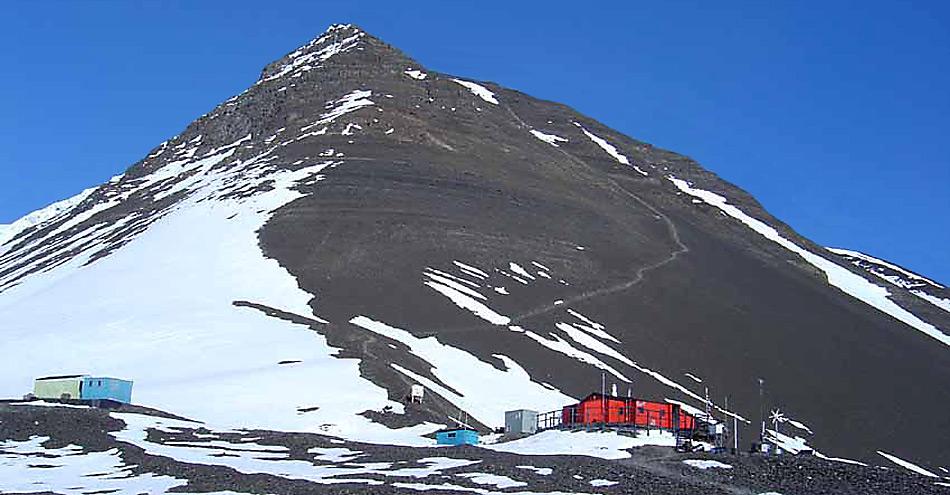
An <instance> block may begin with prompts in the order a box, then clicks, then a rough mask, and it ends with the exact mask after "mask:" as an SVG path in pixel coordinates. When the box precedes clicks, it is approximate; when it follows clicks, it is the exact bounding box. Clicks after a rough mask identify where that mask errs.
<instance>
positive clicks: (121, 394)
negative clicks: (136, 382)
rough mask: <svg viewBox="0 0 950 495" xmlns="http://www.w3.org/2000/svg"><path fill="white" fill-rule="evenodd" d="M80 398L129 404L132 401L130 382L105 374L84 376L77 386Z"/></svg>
mask: <svg viewBox="0 0 950 495" xmlns="http://www.w3.org/2000/svg"><path fill="white" fill-rule="evenodd" d="M79 398H80V399H82V400H108V401H114V402H121V403H122V404H130V403H131V402H132V382H131V381H130V380H122V379H119V378H110V377H107V376H84V377H82V385H81V386H80V388H79Z"/></svg>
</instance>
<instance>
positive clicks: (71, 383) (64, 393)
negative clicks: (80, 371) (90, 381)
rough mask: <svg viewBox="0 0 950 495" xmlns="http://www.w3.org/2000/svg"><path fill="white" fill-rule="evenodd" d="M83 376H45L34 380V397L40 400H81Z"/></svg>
mask: <svg viewBox="0 0 950 495" xmlns="http://www.w3.org/2000/svg"><path fill="white" fill-rule="evenodd" d="M82 379H83V375H58V376H44V377H40V378H37V379H36V380H33V395H35V396H36V397H37V398H39V399H57V400H59V399H79V398H80V395H81V394H80V392H81V390H82Z"/></svg>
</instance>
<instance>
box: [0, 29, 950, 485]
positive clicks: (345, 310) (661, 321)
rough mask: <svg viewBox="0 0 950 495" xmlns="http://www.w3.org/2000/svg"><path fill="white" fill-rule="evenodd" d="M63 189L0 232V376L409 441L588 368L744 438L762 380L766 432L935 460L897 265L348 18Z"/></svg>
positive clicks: (949, 426)
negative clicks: (418, 391) (73, 190)
mask: <svg viewBox="0 0 950 495" xmlns="http://www.w3.org/2000/svg"><path fill="white" fill-rule="evenodd" d="M65 204H66V205H68V206H67V207H65V208H60V207H51V208H52V209H49V210H44V211H42V212H40V213H39V214H38V215H37V216H36V218H40V219H42V220H41V221H38V222H29V224H28V225H25V226H23V227H22V228H19V229H15V230H8V233H7V236H8V238H7V239H6V240H5V242H3V243H2V245H0V321H2V322H3V325H2V327H0V332H2V336H3V339H4V342H5V349H9V351H8V352H7V353H6V354H7V355H6V356H5V358H6V359H4V360H2V362H0V376H2V377H3V378H0V395H4V396H9V397H16V396H19V395H22V394H23V393H25V392H27V391H29V389H30V385H31V380H32V378H33V377H35V376H41V375H50V374H58V373H76V372H90V373H101V374H106V375H113V376H122V377H127V378H130V379H133V380H135V392H134V396H135V400H136V402H140V403H142V404H146V405H150V406H154V407H159V408H162V409H164V410H168V411H172V412H174V413H176V414H181V415H183V416H187V417H190V418H195V419H200V420H203V421H208V422H212V423H214V424H216V425H219V426H220V427H222V428H232V427H243V428H260V429H268V430H275V431H309V432H314V431H317V432H324V433H329V434H333V435H336V436H339V437H341V438H345V439H348V440H353V441H362V442H377V443H389V444H403V445H427V444H429V443H431V440H429V439H428V438H426V437H424V436H422V435H424V434H426V433H429V432H431V431H433V430H434V429H437V428H439V427H441V425H445V424H453V423H454V422H456V421H459V420H465V421H468V422H469V423H471V424H474V425H477V426H484V427H494V426H498V425H500V424H501V423H502V422H503V412H504V411H505V410H506V409H514V408H530V409H536V410H540V411H547V410H554V409H557V408H560V407H561V406H563V405H566V404H568V403H570V402H571V401H573V400H575V399H576V398H578V397H582V396H584V395H586V394H587V393H588V392H591V391H594V390H598V389H599V388H600V385H601V376H602V373H605V374H606V376H607V381H608V383H609V384H611V385H612V384H617V386H618V388H619V389H620V390H621V391H623V392H626V391H628V390H629V391H630V392H631V393H633V394H634V395H636V396H642V397H648V398H655V399H659V400H663V399H669V400H675V401H681V402H683V403H686V404H688V405H691V406H693V407H697V408H701V407H703V401H704V400H705V399H704V397H705V395H704V388H705V387H708V388H709V390H710V398H711V400H712V403H713V408H714V410H715V411H716V413H717V414H719V415H720V417H724V416H727V415H732V416H736V417H738V419H739V424H740V426H741V429H740V432H739V433H740V438H741V439H742V443H743V445H747V442H748V441H751V440H752V439H753V437H754V435H755V432H757V430H758V426H759V423H758V422H759V411H760V400H759V381H758V379H759V378H762V379H764V381H765V401H764V402H765V404H764V407H765V408H766V410H768V409H773V408H780V409H781V410H782V411H784V412H785V414H786V416H787V417H788V418H790V419H791V421H788V422H786V423H784V424H782V425H781V431H780V432H771V431H770V435H772V436H773V437H776V438H777V440H779V441H780V442H783V443H786V444H788V445H790V446H794V445H801V444H802V443H806V444H807V445H809V446H811V447H812V448H815V449H817V450H818V451H819V452H820V453H822V454H824V455H826V456H837V457H843V458H848V459H856V460H860V461H863V462H871V463H890V462H891V460H890V459H891V458H892V457H887V456H896V457H893V458H896V459H908V460H910V461H912V462H914V463H917V464H920V465H922V466H927V467H928V468H929V469H931V470H936V469H938V468H939V467H947V466H948V465H950V447H948V445H947V442H946V438H947V435H948V432H950V415H946V414H942V411H945V410H946V409H947V408H948V407H950V387H947V386H946V383H948V380H950V353H948V345H950V310H948V308H947V307H945V306H941V305H940V304H936V303H934V301H930V300H929V299H926V298H924V297H923V296H921V295H920V294H919V293H918V292H921V291H923V292H924V293H926V294H928V295H929V296H931V297H934V298H945V297H946V292H945V289H943V288H939V287H934V288H931V287H929V286H928V287H923V286H918V285H913V284H911V285H906V284H905V285H901V284H894V283H891V281H888V280H883V279H881V278H880V277H879V276H878V275H879V274H880V273H879V272H874V271H873V270H872V274H869V273H868V272H867V271H865V268H866V267H865V266H864V265H860V264H859V265H855V264H852V263H851V261H853V258H849V257H848V256H845V257H841V256H839V255H838V254H834V253H829V252H828V251H826V250H825V249H824V248H822V247H820V246H817V245H815V244H814V243H813V242H811V241H809V240H808V239H805V238H803V237H801V236H800V235H798V234H797V233H795V232H794V230H792V229H791V228H790V227H789V226H787V225H785V224H783V223H782V222H781V221H779V220H777V219H775V218H773V217H772V216H771V215H769V214H768V213H767V212H766V211H765V210H764V209H763V208H762V207H761V205H760V204H758V203H757V202H756V201H755V199H754V198H752V197H751V196H749V195H748V194H747V193H745V192H743V191H742V190H741V189H738V188H737V187H735V186H733V185H731V184H729V183H727V182H724V181H722V180H721V179H719V178H718V177H716V176H715V175H714V174H712V173H711V172H709V171H707V170H704V169H703V168H702V167H700V166H699V165H698V164H697V163H695V162H694V161H692V160H690V159H689V158H687V157H684V156H681V155H678V154H675V153H672V152H669V151H666V150H661V149H658V148H655V147H653V146H651V145H649V144H647V143H643V142H640V141H637V140H634V139H632V138H629V137H627V136H624V135H622V134H619V133H617V132H616V131H613V130H611V129H609V128H607V127H605V126H603V125H601V124H599V123H598V122H596V121H595V120H593V119H591V118H589V117H586V116H584V115H580V114H578V113H577V112H575V111H573V110H572V109H570V108H568V107H566V106H564V105H560V104H557V103H552V102H547V101H541V100H537V99H534V98H531V97H530V96H528V95H525V94H523V93H519V92H517V91H514V90H510V89H506V88H503V87H500V86H498V85H495V84H492V83H487V82H478V83H476V82H473V81H471V80H469V79H460V78H457V77H455V76H450V75H446V74H440V73H437V72H434V71H431V70H428V69H426V68H424V67H422V66H421V65H420V64H418V63H417V62H415V61H413V60H412V59H410V58H408V57H407V56H406V55H404V54H403V53H401V52H400V51H398V50H397V49H395V48H393V47H391V46H389V45H387V44H386V43H384V42H383V41H381V40H379V39H377V38H374V37H373V36H371V35H369V34H367V33H365V32H364V31H362V30H360V29H359V28H356V27H354V26H349V25H338V26H334V27H331V28H330V30H328V31H327V32H326V33H324V34H323V35H321V36H320V37H318V38H316V39H314V40H313V41H312V42H310V43H308V44H306V45H304V46H302V47H300V48H299V49H297V50H295V51H294V52H292V53H290V54H288V55H286V56H285V57H283V58H282V59H280V60H278V61H276V62H274V63H273V64H271V65H269V66H267V67H266V68H265V69H264V70H263V72H262V74H261V77H260V79H259V80H258V81H257V82H256V83H255V84H254V85H252V86H251V87H250V88H248V89H247V90H246V91H245V92H243V93H241V94H240V95H237V96H235V97H233V98H231V99H229V100H227V101H226V102H224V103H222V104H221V105H219V106H218V107H216V108H215V109H213V110H212V111H211V112H209V113H207V114H205V115H203V116H201V117H200V118H198V119H197V120H196V121H195V122H194V123H192V124H191V125H189V126H188V127H187V128H186V129H185V130H184V131H182V132H181V134H179V135H178V136H175V137H173V138H171V139H169V140H168V141H166V142H164V143H162V144H161V145H160V146H158V147H156V148H155V149H154V150H153V151H152V152H151V153H150V154H149V155H148V156H147V157H145V158H144V159H142V160H141V161H140V162H138V163H136V164H134V165H133V166H132V167H130V168H129V169H128V170H127V171H126V172H125V173H124V174H123V175H121V176H117V177H115V178H113V179H112V180H111V181H109V182H108V183H106V184H103V185H101V186H99V187H97V188H95V189H94V190H92V191H87V192H84V193H82V194H80V195H79V196H77V197H76V198H73V199H72V200H67V203H65ZM21 225H23V224H21ZM914 280H915V281H916V280H917V279H914ZM914 283H916V282H914ZM936 285H938V284H936ZM941 291H944V292H941ZM414 383H421V384H423V385H425V386H426V388H427V389H428V391H429V392H428V397H427V400H426V401H425V402H424V403H423V404H422V405H418V404H406V401H405V397H406V394H407V393H408V390H409V387H410V385H411V384H414ZM726 396H728V401H729V409H728V410H727V409H726V407H725V397H726ZM460 415H464V417H462V416H460Z"/></svg>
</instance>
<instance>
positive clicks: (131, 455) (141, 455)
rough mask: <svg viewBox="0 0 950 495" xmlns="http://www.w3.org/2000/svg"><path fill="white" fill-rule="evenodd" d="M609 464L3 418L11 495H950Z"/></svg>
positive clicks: (646, 450) (26, 413)
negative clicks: (641, 494)
mask: <svg viewBox="0 0 950 495" xmlns="http://www.w3.org/2000/svg"><path fill="white" fill-rule="evenodd" d="M565 435H569V434H565ZM604 453H605V455H604V457H617V458H615V459H603V458H599V457H590V456H565V455H519V454H513V453H505V452H498V451H494V450H489V449H487V448H478V447H397V446H386V445H373V444H365V443H355V442H348V441H344V440H341V439H338V438H333V437H329V436H325V435H320V434H315V433H285V432H275V431H260V430H226V431H215V430H212V429H209V428H208V427H207V426H205V425H202V424H200V423H195V422H191V421H187V420H185V419H184V418H177V417H175V416H172V415H169V414H165V413H162V412H159V411H154V410H149V409H145V408H138V407H127V408H123V409H122V410H120V411H112V412H108V411H103V410H97V409H89V408H85V407H77V406H62V405H60V406H53V405H35V403H34V404H33V405H29V404H0V493H63V494H73V493H76V494H93V493H172V492H181V493H259V494H269V493H279V494H304V493H418V492H420V491H424V492H428V493H460V492H461V493H480V494H495V493H523V494H527V493H536V494H542V493H544V494H552V493H559V494H568V493H571V494H587V493H602V494H614V493H616V494H620V493H650V494H659V495H665V494H671V495H672V494H677V495H679V494H710V495H712V494H763V493H780V494H784V495H792V494H797V495H804V494H829V493H834V494H850V493H854V494H907V493H915V494H928V493H935V494H945V493H950V483H942V484H941V482H940V481H939V480H934V479H932V478H927V477H923V476H919V475H915V474H910V473H905V472H903V471H898V470H895V469H886V468H881V467H864V466H859V465H852V464H845V463H841V462H831V461H826V460H822V459H817V458H813V457H780V458H774V457H773V458H765V457H760V456H748V455H741V456H735V455H709V454H681V453H676V452H675V451H674V450H673V449H671V448H668V447H657V446H650V447H641V448H634V449H630V450H629V451H628V453H625V452H623V451H619V452H616V453H612V452H610V451H608V450H604ZM615 454H619V455H615ZM621 457H622V458H621ZM684 461H690V463H687V462H684ZM693 461H711V462H693ZM945 481H947V480H945Z"/></svg>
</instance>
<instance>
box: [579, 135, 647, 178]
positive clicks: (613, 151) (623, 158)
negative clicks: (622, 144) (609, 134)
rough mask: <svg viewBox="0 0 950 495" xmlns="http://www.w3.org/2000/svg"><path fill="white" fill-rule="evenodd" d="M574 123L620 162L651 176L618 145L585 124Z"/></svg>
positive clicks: (639, 172) (643, 174)
mask: <svg viewBox="0 0 950 495" xmlns="http://www.w3.org/2000/svg"><path fill="white" fill-rule="evenodd" d="M574 125H576V126H577V127H579V128H580V130H581V131H583V132H584V135H586V136H587V137H588V138H589V139H590V140H591V141H593V142H594V144H596V145H597V146H600V149H602V150H604V151H606V152H607V154H608V155H610V156H612V157H613V158H614V160H617V161H618V162H620V163H622V164H623V165H626V166H628V167H633V169H634V170H636V171H637V173H638V174H640V175H642V176H644V177H646V176H649V174H647V173H646V172H644V171H643V169H641V168H640V167H639V166H637V165H636V164H631V163H630V160H629V159H628V158H627V157H626V155H624V154H623V153H621V152H620V151H619V150H618V149H617V147H616V146H614V145H612V144H610V143H608V142H607V140H606V139H604V138H601V137H600V136H597V135H596V134H594V133H592V132H590V131H588V130H587V129H586V128H584V126H582V125H581V124H579V123H577V122H574Z"/></svg>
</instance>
